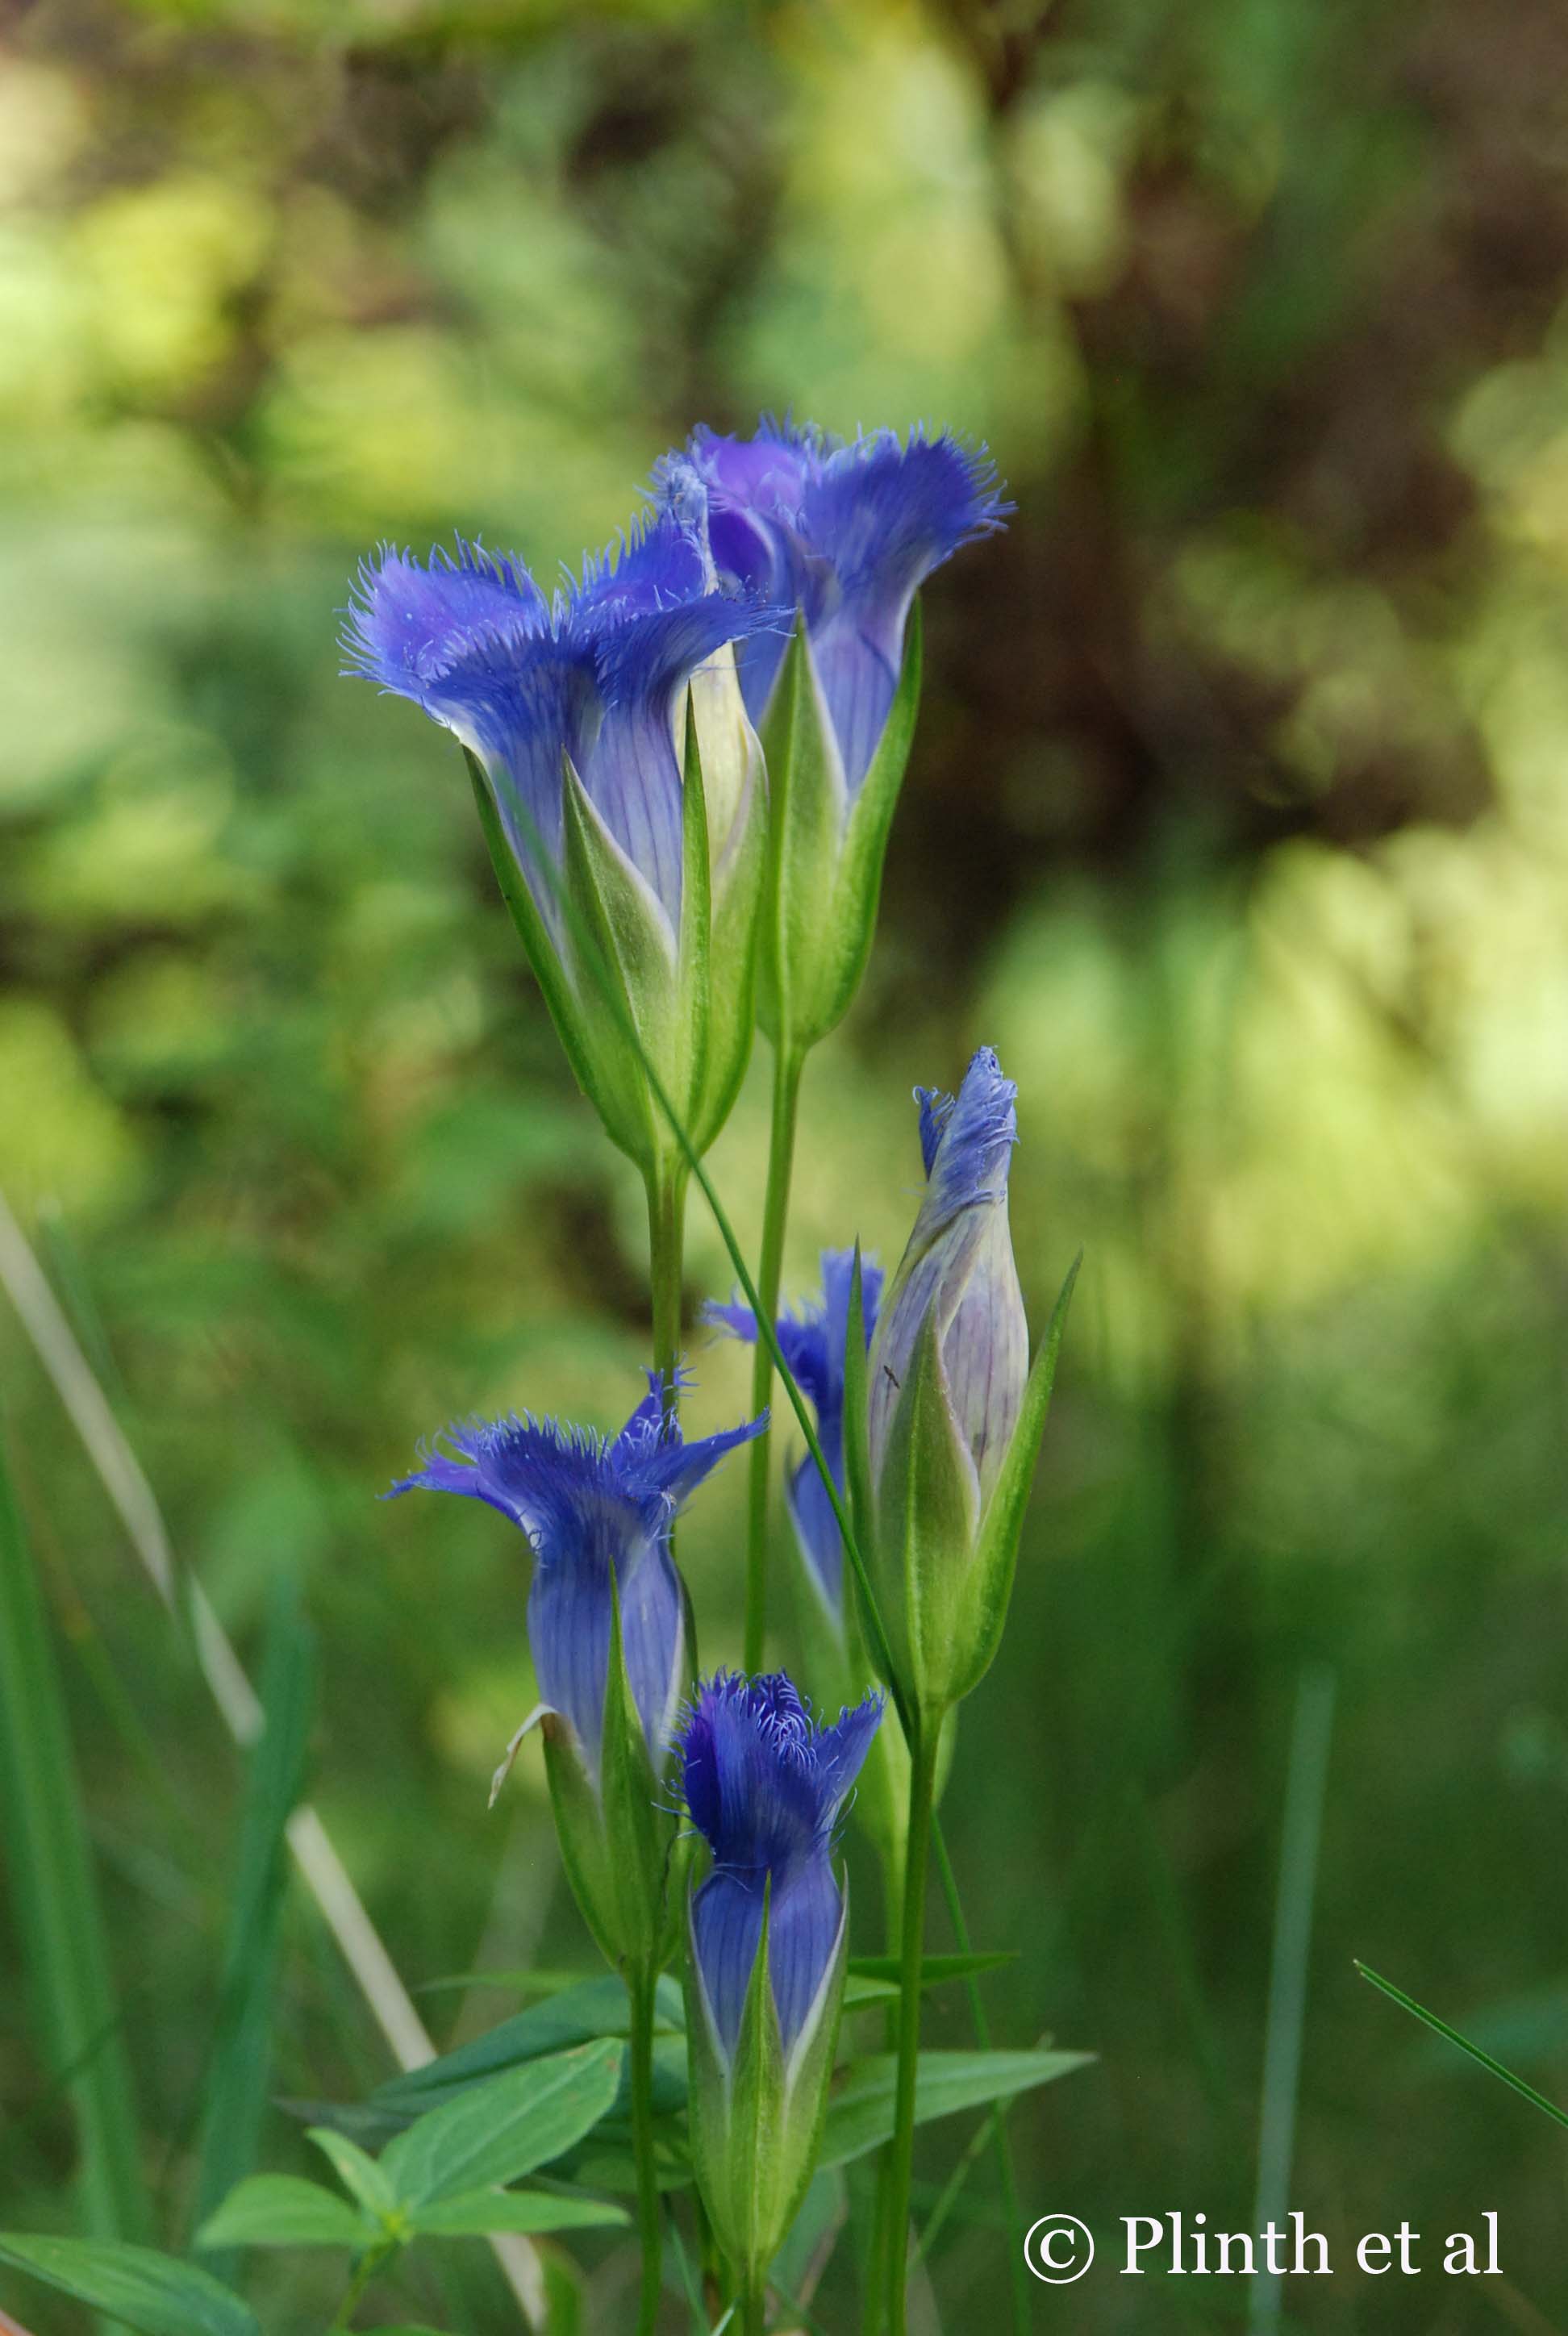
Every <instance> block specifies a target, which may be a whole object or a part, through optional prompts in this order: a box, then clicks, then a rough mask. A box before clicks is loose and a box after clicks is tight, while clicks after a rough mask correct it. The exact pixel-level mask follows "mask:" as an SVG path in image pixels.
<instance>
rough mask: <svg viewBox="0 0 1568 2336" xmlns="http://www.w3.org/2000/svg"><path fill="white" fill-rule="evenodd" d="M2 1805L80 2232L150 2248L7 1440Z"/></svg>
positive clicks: (66, 1742) (79, 1821)
mask: <svg viewBox="0 0 1568 2336" xmlns="http://www.w3.org/2000/svg"><path fill="white" fill-rule="evenodd" d="M0 1803H3V1805H4V1807H5V1842H6V1863H7V1865H8V1867H9V1870H10V1876H11V1901H12V1904H13V1906H14V1907H15V1922H16V1927H17V1930H18V1932H19V1933H20V1935H21V1940H22V1947H23V1952H24V1957H25V1960H26V1964H27V1969H28V1974H29V1978H30V1981H31V1983H32V1990H33V1994H34V2000H35V2002H36V2006H37V2020H38V2028H39V2032H40V2036H41V2038H42V2041H43V2046H44V2058H45V2060H46V2062H47V2064H48V2066H49V2068H50V2070H51V2073H52V2074H54V2075H56V2076H58V2075H59V2074H60V2072H62V2071H63V2070H65V2069H67V2068H74V2073H73V2075H71V2076H70V2077H69V2078H66V2079H65V2080H64V2089H65V2090H66V2091H67V2092H68V2093H69V2096H70V2099H71V2105H72V2108H73V2113H74V2116H75V2120H76V2131H77V2139H78V2146H79V2157H78V2166H77V2181H78V2188H79V2193H80V2203H81V2221H82V2227H83V2231H84V2232H85V2233H86V2234H88V2235H90V2236H92V2237H93V2238H102V2239H128V2240H131V2241H137V2240H145V2239H148V2238H150V2237H151V2213H150V2210H149V2205H148V2198H147V2191H146V2186H145V2184H144V2181H143V2178H142V2170H141V2156H140V2153H139V2149H138V2146H137V2133H136V2109H135V2102H134V2097H133V2093H132V2089H131V2065H130V2060H129V2059H128V2057H127V2054H126V2050H125V2039H124V2032H123V2025H122V2008H121V2007H120V2005H119V2004H118V2003H117V2002H116V2000H115V1996H114V1989H113V1982H112V1977H111V1964H110V1959H109V1952H108V1947H107V1943H106V1942H105V1938H104V1931H103V1919H102V1908H101V1907H100V1904H99V1900H98V1890H97V1884H96V1881H95V1878H94V1875H93V1860H92V1855H91V1853H90V1850H89V1846H88V1839H87V1826H86V1821H85V1819H84V1817H83V1810H82V1800H81V1795H80V1792H79V1789H78V1785H77V1778H76V1767H75V1762H74V1760H73V1757H72V1749H71V1739H70V1734H69V1730H68V1728H67V1724H66V1718H65V1708H64V1701H63V1697H62V1694H61V1689H60V1672H59V1667H58V1665H57V1663H56V1660H55V1655H54V1642H53V1640H52V1639H51V1636H50V1631H49V1625H48V1620H47V1617H46V1615H45V1612H44V1600H43V1595H42V1592H41V1591H40V1588H39V1583H38V1577H37V1574H36V1572H34V1565H33V1560H32V1556H31V1553H30V1552H29V1550H28V1546H27V1542H26V1538H25V1535H24V1530H23V1524H22V1517H21V1513H20V1511H19V1510H18V1508H17V1506H16V1503H15V1495H14V1494H13V1492H12V1489H11V1479H10V1474H9V1471H8V1469H7V1466H6V1463H5V1445H4V1437H3V1436H0Z"/></svg>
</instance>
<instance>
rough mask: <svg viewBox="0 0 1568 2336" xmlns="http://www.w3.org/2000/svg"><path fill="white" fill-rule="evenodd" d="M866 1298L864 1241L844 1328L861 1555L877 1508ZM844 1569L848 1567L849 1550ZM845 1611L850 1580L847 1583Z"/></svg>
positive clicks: (848, 1465)
mask: <svg viewBox="0 0 1568 2336" xmlns="http://www.w3.org/2000/svg"><path fill="white" fill-rule="evenodd" d="M868 1360H869V1358H868V1356H867V1353H866V1301H865V1281H864V1273H863V1270H862V1263H861V1245H860V1242H859V1241H856V1243H855V1256H854V1263H853V1265H852V1267H851V1269H850V1302H849V1311H848V1318H847V1320H846V1323H845V1329H844V1413H843V1420H844V1489H845V1492H846V1494H847V1495H848V1506H849V1513H850V1523H851V1524H852V1526H853V1527H854V1534H855V1543H856V1546H857V1548H859V1550H860V1551H861V1552H862V1555H863V1554H864V1553H865V1552H868V1551H870V1550H871V1548H872V1546H873V1534H874V1532H875V1527H876V1509H875V1505H874V1504H873V1502H872V1446H871V1427H870V1414H871V1384H870V1381H869V1379H868V1378H867V1376H866V1372H867V1365H868ZM844 1562H845V1569H846V1571H847V1570H848V1568H849V1560H848V1555H847V1553H846V1556H845V1561H844ZM844 1602H845V1609H846V1611H848V1607H849V1604H850V1600H849V1584H848V1582H845V1584H844Z"/></svg>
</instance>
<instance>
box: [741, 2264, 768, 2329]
mask: <svg viewBox="0 0 1568 2336" xmlns="http://www.w3.org/2000/svg"><path fill="white" fill-rule="evenodd" d="M740 2326H741V2336H767V2275H766V2273H764V2272H760V2271H759V2272H758V2273H755V2276H751V2275H748V2276H747V2279H746V2283H745V2292H743V2294H742V2296H741V2309H740Z"/></svg>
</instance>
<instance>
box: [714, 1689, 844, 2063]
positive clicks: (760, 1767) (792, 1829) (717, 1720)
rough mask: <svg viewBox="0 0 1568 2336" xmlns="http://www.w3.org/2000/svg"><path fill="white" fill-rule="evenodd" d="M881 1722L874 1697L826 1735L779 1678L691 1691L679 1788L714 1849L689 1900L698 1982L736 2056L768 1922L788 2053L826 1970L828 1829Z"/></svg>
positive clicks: (835, 1889)
mask: <svg viewBox="0 0 1568 2336" xmlns="http://www.w3.org/2000/svg"><path fill="white" fill-rule="evenodd" d="M881 1715H882V1699H881V1696H880V1695H876V1694H873V1695H869V1696H868V1697H867V1698H866V1699H865V1701H864V1702H863V1703H862V1704H860V1705H858V1706H857V1707H856V1708H855V1709H854V1710H852V1711H845V1712H842V1713H841V1714H840V1716H839V1718H837V1719H836V1720H835V1721H834V1722H833V1725H832V1726H831V1727H829V1726H827V1725H824V1724H823V1723H819V1722H817V1721H815V1720H813V1718H812V1716H811V1714H810V1712H809V1711H808V1710H807V1708H806V1707H805V1705H804V1704H803V1702H802V1700H801V1698H800V1696H799V1695H798V1693H797V1692H796V1690H795V1688H794V1685H793V1683H792V1682H791V1680H790V1679H788V1677H787V1676H786V1675H785V1673H784V1672H783V1671H773V1672H769V1673H767V1674H766V1675H765V1676H764V1677H763V1678H761V1679H743V1678H741V1677H740V1676H738V1674H736V1673H734V1672H725V1671H720V1672H719V1673H718V1674H717V1675H716V1677H715V1678H713V1679H709V1680H707V1681H706V1684H705V1685H703V1686H702V1687H701V1688H699V1689H698V1690H697V1694H696V1700H695V1701H694V1703H693V1705H692V1707H691V1710H690V1713H689V1716H688V1718H687V1723H686V1727H685V1730H684V1732H683V1734H682V1737H681V1764H682V1791H683V1795H684V1798H685V1801H686V1806H687V1811H688V1812H689V1814H690V1816H691V1821H692V1823H693V1825H696V1829H697V1831H698V1832H699V1833H700V1834H701V1835H702V1836H703V1838H704V1840H705V1841H706V1843H707V1845H708V1847H709V1848H710V1849H711V1850H712V1852H713V1859H714V1866H713V1872H712V1873H711V1874H709V1876H708V1878H707V1880H706V1882H705V1883H703V1885H702V1887H701V1889H700V1890H698V1891H697V1893H696V1896H695V1897H694V1899H693V1901H692V1912H691V1922H692V1941H693V1948H694V1952H695V1959H696V1972H697V1977H698V1980H699V1981H700V1984H701V1987H702V1990H703V1993H704V1995H705V1997H706V2004H707V2008H708V2010H709V2012H710V2014H711V2017H712V2020H713V2023H714V2026H715V2029H716V2031H717V2034H718V2039H719V2041H720V2044H721V2045H722V2046H723V2048H724V2049H725V2051H726V2053H733V2052H734V2050H735V2044H736V2041H737V2039H738V2038H739V2035H740V2026H741V2014H742V2012H743V2011H744V2010H745V1998H746V1990H747V1988H748V1987H749V1986H750V1984H751V1976H752V1966H753V1965H754V1963H755V1961H756V1952H757V1945H758V1942H759V1941H760V1939H761V1937H762V1927H763V1913H764V1908H765V1907H766V1910H767V1919H768V1977H769V1980H770V1982H771V1984H772V1988H773V2000H774V2010H775V2011H776V2012H777V2014H778V2023H779V2032H780V2034H781V2036H782V2038H783V2039H784V2050H785V2052H786V2053H787V2052H789V2051H790V2050H791V2049H792V2048H793V2046H794V2043H795V2040H796V2039H797V2038H798V2037H799V2035H800V2033H801V2030H802V2029H803V2027H804V2026H805V2023H806V2020H808V2018H809V2017H810V2014H811V2010H812V2007H813V2004H814V2003H815V2001H816V1999H817V1996H818V1994H819V1992H820V1990H821V1988H822V1984H823V1980H824V1978H825V1977H826V1976H827V1973H828V1970H829V1967H830V1965H831V1963H832V1961H833V1949H834V1946H835V1945H836V1943H837V1940H838V1933H839V1927H840V1924H841V1922H842V1917H843V1900H842V1893H841V1891H840V1889H839V1885H838V1883H837V1882H836V1881H835V1879H834V1877H833V1829H834V1826H835V1825H836V1824H837V1821H838V1817H839V1813H840V1811H841V1810H842V1807H843V1805H844V1803H845V1801H846V1800H847V1799H848V1797H849V1794H850V1791H851V1788H852V1786H853V1784H854V1781H855V1778H856V1776H858V1775H859V1773H860V1767H861V1763H862V1760H863V1759H864V1758H865V1756H866V1753H867V1752H868V1750H869V1749H870V1747H871V1741H872V1737H873V1736H874V1735H875V1734H876V1731H877V1728H878V1725H879V1723H880V1721H881Z"/></svg>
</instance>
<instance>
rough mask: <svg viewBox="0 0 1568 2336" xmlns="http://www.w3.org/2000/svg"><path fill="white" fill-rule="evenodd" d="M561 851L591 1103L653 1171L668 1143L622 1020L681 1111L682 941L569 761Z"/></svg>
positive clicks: (564, 774)
mask: <svg viewBox="0 0 1568 2336" xmlns="http://www.w3.org/2000/svg"><path fill="white" fill-rule="evenodd" d="M561 847H562V848H561V874H562V877H563V879H564V881H565V888H566V900H567V904H568V910H569V924H568V930H567V939H566V952H567V959H568V963H569V964H570V968H571V976H572V986H573V988H574V989H575V991H576V993H577V997H578V999H579V1014H580V1016H581V1017H582V1021H583V1023H584V1026H585V1027H586V1029H587V1031H588V1034H589V1043H590V1045H591V1047H592V1052H593V1069H594V1076H595V1078H596V1081H597V1082H598V1084H597V1085H596V1087H595V1088H594V1089H593V1090H591V1091H590V1098H589V1099H590V1100H591V1101H592V1102H593V1104H594V1105H596V1107H597V1108H598V1110H599V1115H600V1117H601V1118H602V1119H603V1121H604V1124H605V1125H606V1127H607V1128H608V1129H609V1133H610V1134H611V1135H612V1136H613V1137H614V1139H615V1141H616V1142H617V1143H618V1144H619V1145H620V1147H621V1149H622V1151H624V1152H626V1153H628V1155H629V1157H630V1158H631V1159H633V1160H635V1161H636V1162H637V1163H638V1167H639V1168H641V1169H642V1170H643V1171H644V1173H649V1172H650V1171H652V1170H653V1169H654V1168H655V1166H656V1165H657V1162H658V1160H659V1159H660V1157H661V1155H662V1153H664V1152H665V1151H666V1150H667V1146H668V1143H669V1137H668V1134H667V1127H666V1123H665V1119H664V1114H663V1113H662V1111H661V1110H660V1109H659V1106H658V1105H657V1103H656V1101H655V1100H654V1097H653V1095H652V1093H651V1092H650V1090H649V1087H648V1076H647V1073H646V1072H645V1071H644V1069H643V1066H642V1063H641V1061H640V1060H639V1058H638V1046H637V1045H634V1044H633V1042H632V1039H631V1036H630V1034H629V1032H628V1030H627V1029H626V1027H624V1023H623V1019H622V1017H623V1016H624V1017H627V1018H628V1019H629V1021H630V1024H631V1026H632V1028H633V1029H635V1031H636V1033H637V1038H638V1043H639V1044H640V1046H641V1049H642V1052H643V1054H645V1055H646V1056H648V1060H649V1061H650V1062H651V1063H652V1064H653V1065H654V1067H655V1068H656V1070H657V1073H658V1076H659V1077H660V1079H661V1081H662V1082H663V1085H664V1086H665V1089H666V1092H667V1094H668V1095H669V1096H670V1099H671V1101H672V1102H673V1103H674V1104H675V1105H676V1106H677V1109H679V1108H680V1107H681V1105H682V1104H683V1103H684V1101H685V1096H684V1094H683V1091H682V1079H681V1068H682V1064H681V1056H682V1053H683V1051H684V1038H683V1032H682V1027H681V1025H682V1017H681V1012H680V996H679V982H678V965H677V942H676V937H675V935H674V934H673V933H672V931H671V930H670V925H669V920H668V918H667V916H666V914H665V911H664V908H663V906H662V904H661V902H660V901H659V900H658V898H657V894H656V893H655V892H654V891H653V888H652V886H651V885H650V884H649V883H648V881H647V879H646V878H645V877H643V876H642V875H641V874H640V873H639V872H638V870H637V869H636V868H634V867H633V866H632V864H631V861H629V860H628V858H627V856H626V854H625V852H623V851H622V850H621V848H620V846H619V844H618V842H616V840H615V838H614V836H613V835H611V833H610V832H609V828H608V827H606V825H605V823H604V821H603V820H602V818H601V817H600V816H599V811H598V809H597V808H596V806H595V804H594V802H593V799H592V797H591V796H590V795H589V792H588V790H587V788H586V787H585V786H584V785H583V784H582V781H581V780H580V779H579V777H578V774H577V773H576V771H575V770H574V769H573V767H572V764H571V761H570V757H569V756H566V755H563V756H562V757H561ZM607 977H608V978H609V980H610V981H612V982H613V983H614V984H615V988H616V990H617V993H618V999H617V1002H618V1005H619V1007H620V1009H621V1012H620V1013H619V1014H618V1013H617V1012H616V1010H615V1007H614V1006H612V1005H611V1004H610V1003H609V1000H608V999H607V998H605V996H604V984H605V981H606V978H607Z"/></svg>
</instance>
